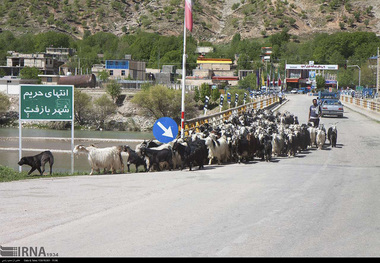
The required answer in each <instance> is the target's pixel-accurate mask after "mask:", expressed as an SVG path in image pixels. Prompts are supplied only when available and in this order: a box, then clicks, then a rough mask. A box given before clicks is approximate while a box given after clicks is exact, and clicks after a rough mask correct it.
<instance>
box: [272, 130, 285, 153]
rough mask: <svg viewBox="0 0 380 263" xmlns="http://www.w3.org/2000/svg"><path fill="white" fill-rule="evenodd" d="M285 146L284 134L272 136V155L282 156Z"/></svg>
mask: <svg viewBox="0 0 380 263" xmlns="http://www.w3.org/2000/svg"><path fill="white" fill-rule="evenodd" d="M284 145H285V139H284V136H283V134H282V133H279V134H277V133H274V134H273V135H272V155H273V156H280V155H281V153H282V151H283V149H284Z"/></svg>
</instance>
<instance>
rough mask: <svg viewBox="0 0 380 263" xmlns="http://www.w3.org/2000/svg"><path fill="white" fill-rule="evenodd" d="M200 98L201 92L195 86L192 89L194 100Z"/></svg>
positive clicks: (196, 100)
mask: <svg viewBox="0 0 380 263" xmlns="http://www.w3.org/2000/svg"><path fill="white" fill-rule="evenodd" d="M200 99H201V93H200V92H199V88H198V87H196V88H195V90H194V101H195V102H198V101H199V100H200Z"/></svg>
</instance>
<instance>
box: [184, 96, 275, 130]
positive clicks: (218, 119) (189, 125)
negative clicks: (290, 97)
mask: <svg viewBox="0 0 380 263" xmlns="http://www.w3.org/2000/svg"><path fill="white" fill-rule="evenodd" d="M278 101H279V98H278V96H277V95H267V96H262V97H258V98H254V99H253V100H252V101H251V102H249V103H246V104H244V105H241V106H238V107H235V108H230V109H228V110H224V111H221V112H218V113H214V114H210V115H206V116H202V117H198V118H194V119H190V120H187V121H185V130H184V133H185V135H186V136H187V135H189V132H190V131H192V130H195V131H196V132H199V127H200V126H201V125H202V124H205V123H210V124H212V125H219V124H222V123H223V122H224V121H225V120H228V118H229V117H230V116H232V115H238V116H239V115H241V114H243V113H245V112H247V111H249V110H252V109H256V110H257V109H265V108H268V107H271V106H273V105H274V104H276V103H277V102H278Z"/></svg>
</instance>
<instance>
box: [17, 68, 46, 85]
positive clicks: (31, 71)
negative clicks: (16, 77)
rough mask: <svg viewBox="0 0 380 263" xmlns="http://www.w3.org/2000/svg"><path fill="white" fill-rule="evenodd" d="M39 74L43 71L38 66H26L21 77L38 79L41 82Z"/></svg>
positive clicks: (21, 72) (21, 71)
mask: <svg viewBox="0 0 380 263" xmlns="http://www.w3.org/2000/svg"><path fill="white" fill-rule="evenodd" d="M39 74H41V71H40V70H39V69H38V68H36V67H24V68H23V69H21V70H20V78H21V79H37V80H38V81H39V83H41V78H40V77H39V76H38V75H39Z"/></svg>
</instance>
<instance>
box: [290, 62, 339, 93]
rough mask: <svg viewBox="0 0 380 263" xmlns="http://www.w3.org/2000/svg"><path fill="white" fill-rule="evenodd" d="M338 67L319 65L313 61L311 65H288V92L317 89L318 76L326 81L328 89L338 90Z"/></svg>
mask: <svg viewBox="0 0 380 263" xmlns="http://www.w3.org/2000/svg"><path fill="white" fill-rule="evenodd" d="M338 69H339V66H338V65H317V64H314V63H313V62H312V61H310V62H309V64H286V66H285V76H286V78H285V83H286V87H287V89H288V90H290V89H293V88H296V89H301V88H306V89H307V90H311V89H313V88H316V76H317V75H321V76H323V77H324V79H325V81H326V88H328V87H332V88H337V86H338V81H337V74H338Z"/></svg>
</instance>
